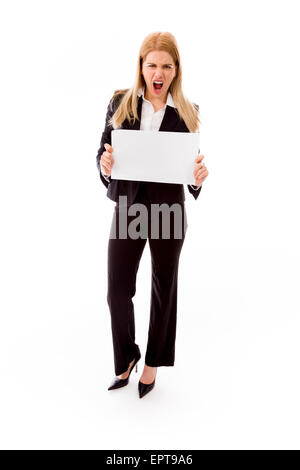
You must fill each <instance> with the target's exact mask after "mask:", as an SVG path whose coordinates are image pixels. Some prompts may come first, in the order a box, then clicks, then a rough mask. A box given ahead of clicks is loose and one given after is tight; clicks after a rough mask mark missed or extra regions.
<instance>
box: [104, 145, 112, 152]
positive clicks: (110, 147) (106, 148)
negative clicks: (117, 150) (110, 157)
mask: <svg viewBox="0 0 300 470" xmlns="http://www.w3.org/2000/svg"><path fill="white" fill-rule="evenodd" d="M104 147H105V150H107V151H108V152H110V153H111V152H112V151H113V148H112V146H111V145H109V144H104Z"/></svg>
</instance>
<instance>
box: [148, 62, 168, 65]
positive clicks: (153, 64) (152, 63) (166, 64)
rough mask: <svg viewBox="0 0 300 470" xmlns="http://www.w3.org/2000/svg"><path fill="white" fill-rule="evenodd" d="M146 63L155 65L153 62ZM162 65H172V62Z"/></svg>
mask: <svg viewBox="0 0 300 470" xmlns="http://www.w3.org/2000/svg"><path fill="white" fill-rule="evenodd" d="M147 64H151V65H156V63H155V62H147ZM163 65H173V64H163Z"/></svg>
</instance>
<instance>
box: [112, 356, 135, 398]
mask: <svg viewBox="0 0 300 470" xmlns="http://www.w3.org/2000/svg"><path fill="white" fill-rule="evenodd" d="M140 359H141V354H138V356H137V357H136V358H135V360H134V363H133V364H132V366H131V368H130V371H129V374H128V377H127V378H126V379H119V377H115V378H114V379H113V381H112V383H111V384H110V386H109V387H108V389H107V390H115V389H116V388H121V387H125V385H128V383H129V377H130V374H131V372H132V371H133V369H134V366H135V371H136V372H137V370H138V369H137V363H138V361H139V360H140Z"/></svg>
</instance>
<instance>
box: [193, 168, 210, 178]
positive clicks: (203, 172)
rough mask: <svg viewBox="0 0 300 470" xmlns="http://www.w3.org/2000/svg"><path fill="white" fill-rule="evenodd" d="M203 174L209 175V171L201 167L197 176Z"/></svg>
mask: <svg viewBox="0 0 300 470" xmlns="http://www.w3.org/2000/svg"><path fill="white" fill-rule="evenodd" d="M203 175H208V171H207V170H206V169H201V170H200V171H198V173H197V176H196V178H197V177H198V178H199V177H200V176H203Z"/></svg>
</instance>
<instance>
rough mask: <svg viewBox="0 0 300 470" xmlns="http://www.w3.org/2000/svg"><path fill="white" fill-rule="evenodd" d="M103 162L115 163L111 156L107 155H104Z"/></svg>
mask: <svg viewBox="0 0 300 470" xmlns="http://www.w3.org/2000/svg"><path fill="white" fill-rule="evenodd" d="M101 161H104V162H106V163H114V159H113V158H112V157H111V156H108V155H107V154H106V153H104V154H103V156H102V158H101Z"/></svg>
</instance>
